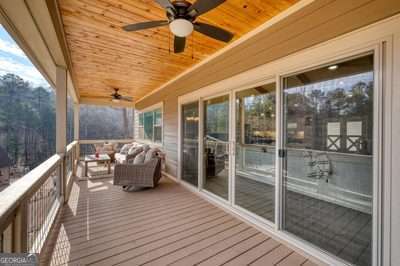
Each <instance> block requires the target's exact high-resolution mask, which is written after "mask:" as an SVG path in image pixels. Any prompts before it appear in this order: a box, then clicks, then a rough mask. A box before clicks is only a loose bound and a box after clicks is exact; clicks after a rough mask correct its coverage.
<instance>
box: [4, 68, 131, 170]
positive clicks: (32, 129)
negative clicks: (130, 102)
mask: <svg viewBox="0 0 400 266" xmlns="http://www.w3.org/2000/svg"><path fill="white" fill-rule="evenodd" d="M55 135H56V114H55V91H54V90H53V89H51V88H50V87H47V88H44V87H34V86H33V85H32V84H31V83H29V82H27V81H25V80H24V79H22V78H21V77H19V76H17V75H14V74H5V75H3V76H0V147H1V148H2V149H4V150H5V151H6V152H7V153H8V156H9V158H10V159H11V161H12V162H13V164H14V166H15V167H22V168H25V169H26V170H28V171H29V170H31V169H33V168H34V167H36V166H37V165H39V164H40V163H42V162H43V161H45V160H46V159H47V158H49V157H50V156H51V155H53V154H54V153H55V145H56V144H55V143H56V136H55ZM132 136H133V110H132V109H127V108H111V107H97V106H87V105H82V106H81V110H80V138H81V139H121V138H128V137H132ZM72 139H73V108H72V102H71V101H68V110H67V143H70V142H71V141H72Z"/></svg>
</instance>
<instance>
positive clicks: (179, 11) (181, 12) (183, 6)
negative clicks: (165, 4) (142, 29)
mask: <svg viewBox="0 0 400 266" xmlns="http://www.w3.org/2000/svg"><path fill="white" fill-rule="evenodd" d="M172 5H173V6H174V7H175V10H176V11H174V10H172V9H169V10H170V11H168V10H167V17H168V19H169V21H173V20H175V19H178V18H182V19H186V20H189V21H190V22H193V21H194V19H195V16H193V14H188V12H187V10H188V8H189V7H190V6H191V5H192V4H191V3H189V2H188V1H175V2H172ZM171 11H172V12H171ZM190 13H191V12H190Z"/></svg>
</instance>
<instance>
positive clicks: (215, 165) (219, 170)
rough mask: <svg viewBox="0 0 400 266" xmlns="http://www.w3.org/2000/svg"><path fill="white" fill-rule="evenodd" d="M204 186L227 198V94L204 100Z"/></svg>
mask: <svg viewBox="0 0 400 266" xmlns="http://www.w3.org/2000/svg"><path fill="white" fill-rule="evenodd" d="M203 165H204V171H203V172H204V179H203V180H204V181H203V184H204V188H205V189H206V190H208V191H210V192H212V193H214V194H216V195H218V196H220V197H222V198H224V199H228V185H229V179H228V175H229V96H227V95H226V96H220V97H217V98H214V99H210V100H207V101H205V102H204V164H203Z"/></svg>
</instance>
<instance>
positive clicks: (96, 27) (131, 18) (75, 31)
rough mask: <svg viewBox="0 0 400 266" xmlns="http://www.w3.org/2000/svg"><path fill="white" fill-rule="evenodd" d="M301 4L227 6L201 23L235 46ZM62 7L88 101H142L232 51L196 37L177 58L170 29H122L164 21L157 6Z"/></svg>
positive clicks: (271, 1)
mask: <svg viewBox="0 0 400 266" xmlns="http://www.w3.org/2000/svg"><path fill="white" fill-rule="evenodd" d="M297 1H298V0H227V1H226V2H225V3H223V4H222V5H220V6H218V7H217V8H215V9H214V10H212V11H210V12H208V13H206V14H204V15H202V16H201V17H200V18H199V19H198V21H199V22H204V23H209V24H213V25H216V26H219V27H221V28H224V29H226V30H228V31H230V32H232V33H234V34H235V37H234V39H233V41H234V40H237V39H238V38H240V37H241V36H243V35H244V34H245V33H247V32H249V31H251V30H253V29H254V28H256V27H258V26H259V25H261V24H263V23H264V22H266V21H268V20H269V19H271V18H272V17H274V16H276V15H277V14H279V13H281V12H282V11H284V10H286V9H287V8H289V7H290V6H292V5H293V4H295V3H296V2H297ZM189 2H191V3H193V2H194V1H193V0H190V1H189ZM58 7H59V9H60V13H61V20H62V23H63V27H64V32H65V38H66V42H67V46H68V50H69V53H70V58H71V61H72V71H73V72H72V73H73V78H74V83H75V86H76V87H77V90H78V91H79V94H80V97H81V99H82V100H84V99H88V100H89V99H94V98H96V97H99V96H109V95H110V94H111V93H112V92H113V88H119V89H120V93H121V94H122V95H126V96H131V97H133V100H134V101H137V100H138V99H140V98H142V97H143V96H145V95H146V94H149V93H150V92H152V91H154V90H156V89H157V88H159V87H160V86H162V85H163V84H165V83H167V82H168V81H170V80H171V79H173V78H174V77H176V76H177V75H179V74H181V73H182V72H184V71H185V70H187V69H189V68H190V67H192V66H193V65H195V64H196V63H199V62H200V61H202V60H204V59H205V58H207V57H209V56H210V55H212V54H214V53H215V52H217V51H218V50H220V49H221V48H223V47H225V46H226V45H227V44H226V43H223V42H220V41H217V40H214V39H212V38H209V37H207V36H204V35H202V34H200V33H198V32H193V34H192V35H191V36H189V37H188V38H187V43H186V49H185V52H184V53H181V54H174V53H173V36H172V34H171V33H170V31H169V28H168V26H165V27H160V28H155V29H148V30H143V31H139V32H126V31H124V30H123V29H122V28H121V27H122V26H124V25H127V24H132V23H138V22H144V21H150V20H164V19H165V18H166V15H165V10H164V9H163V8H162V7H160V6H159V5H158V4H157V3H156V1H154V0H58Z"/></svg>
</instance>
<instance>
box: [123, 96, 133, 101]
mask: <svg viewBox="0 0 400 266" xmlns="http://www.w3.org/2000/svg"><path fill="white" fill-rule="evenodd" d="M120 99H121V100H123V101H127V102H132V101H133V98H132V97H129V96H121V98H120Z"/></svg>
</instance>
